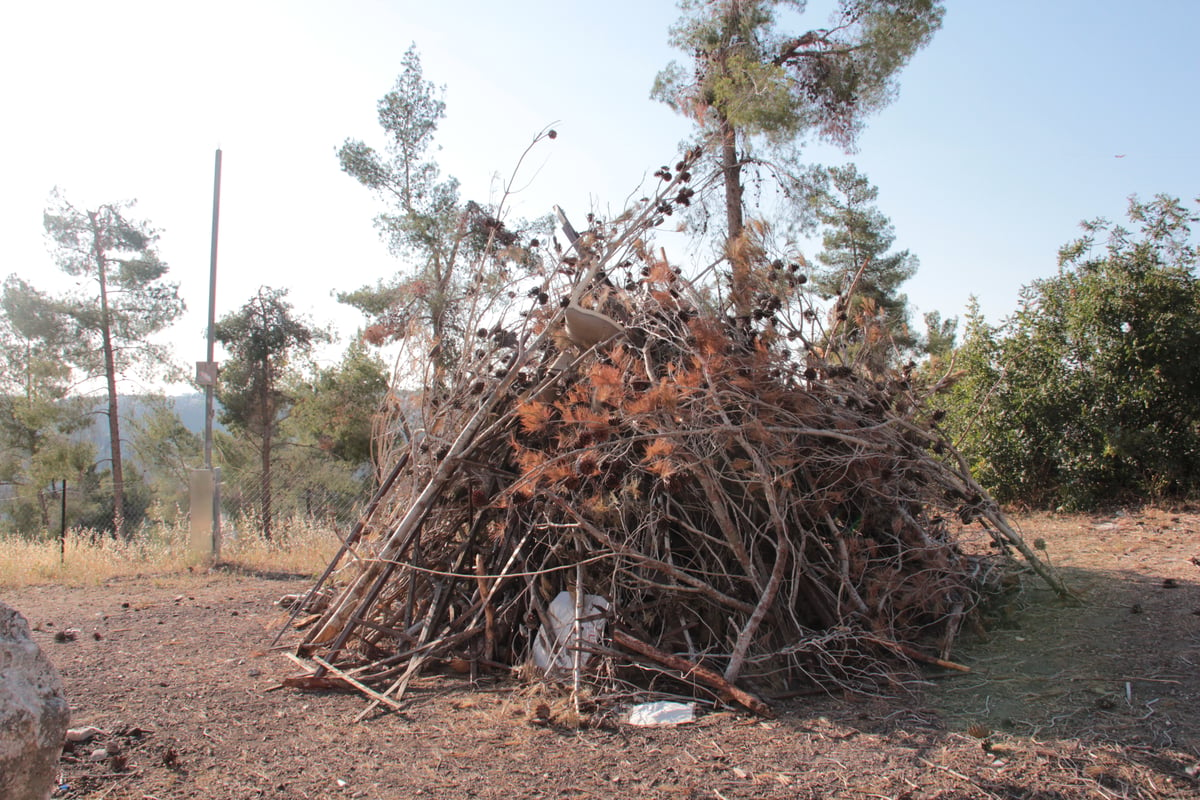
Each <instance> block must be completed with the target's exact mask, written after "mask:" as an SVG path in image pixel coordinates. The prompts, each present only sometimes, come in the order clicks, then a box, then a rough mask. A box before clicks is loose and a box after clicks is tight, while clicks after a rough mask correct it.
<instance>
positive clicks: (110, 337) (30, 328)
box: [5, 190, 184, 533]
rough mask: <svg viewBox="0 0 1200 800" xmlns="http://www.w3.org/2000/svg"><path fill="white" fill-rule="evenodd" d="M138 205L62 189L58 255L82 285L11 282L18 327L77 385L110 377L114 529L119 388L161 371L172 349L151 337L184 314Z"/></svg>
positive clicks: (119, 481)
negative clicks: (85, 199)
mask: <svg viewBox="0 0 1200 800" xmlns="http://www.w3.org/2000/svg"><path fill="white" fill-rule="evenodd" d="M131 207H132V203H124V204H113V203H110V204H105V205H101V206H98V207H96V208H94V209H83V208H77V207H75V206H74V205H72V204H71V203H70V202H68V201H67V200H66V198H64V197H63V195H62V194H61V193H60V192H58V191H57V190H56V191H55V192H54V194H53V195H52V196H51V204H50V207H49V208H47V209H46V212H45V215H44V217H45V227H46V233H47V235H48V238H49V240H50V242H51V244H52V247H53V254H54V258H55V260H56V261H57V262H58V266H59V268H60V269H62V271H63V272H65V273H67V274H68V275H70V276H71V277H73V278H76V279H77V282H76V285H77V286H78V287H80V288H78V289H77V290H75V291H72V292H68V293H65V294H63V295H59V296H54V295H50V294H47V293H44V292H41V291H39V290H37V289H36V288H34V287H33V286H31V285H29V284H27V283H25V282H23V281H19V280H16V279H10V280H9V282H8V283H7V284H6V285H5V294H6V296H7V297H8V298H9V302H10V304H11V309H12V310H11V314H12V317H11V318H12V324H13V325H14V327H15V328H16V329H17V330H18V331H20V332H21V333H22V335H25V336H27V337H31V338H32V337H40V338H42V339H43V340H44V341H46V342H47V343H52V344H53V346H54V347H55V348H56V349H57V350H58V355H59V358H60V359H61V360H62V361H63V362H64V363H66V364H69V365H70V366H71V367H73V368H74V369H75V370H76V371H77V374H76V375H75V376H74V377H75V380H76V382H83V381H87V380H98V381H103V385H104V390H105V396H106V399H107V402H106V404H105V410H104V412H103V413H104V414H105V415H106V417H107V419H108V433H109V436H108V438H109V442H110V450H111V453H112V462H111V469H110V475H111V477H112V508H111V509H110V511H111V517H112V526H111V527H112V530H113V531H114V532H116V533H120V532H121V531H122V530H123V528H124V524H125V517H126V509H125V469H124V459H123V452H122V447H121V446H122V444H123V442H122V439H121V416H120V408H119V407H118V406H119V397H120V395H119V393H118V385H119V383H120V382H121V380H122V379H123V378H124V377H125V376H126V375H127V374H128V373H130V372H131V371H134V370H137V371H140V372H142V373H146V374H155V373H159V372H161V370H162V368H163V367H164V366H167V367H169V365H170V363H171V361H170V357H169V352H168V350H167V348H166V347H165V346H163V345H159V344H155V343H154V342H151V341H150V340H149V337H151V336H153V335H154V334H155V333H158V332H159V331H162V330H163V329H165V328H166V327H168V326H169V325H170V324H171V323H172V322H174V321H175V320H176V319H178V318H179V316H180V315H181V314H182V313H183V311H184V303H183V300H182V299H181V298H180V297H179V292H178V285H177V284H173V283H169V282H167V281H166V280H165V276H166V274H167V271H168V270H167V265H166V264H165V263H163V261H162V260H161V259H160V258H159V256H158V251H157V249H156V242H157V240H158V233H157V232H156V231H155V230H154V229H153V228H151V227H150V225H149V224H147V223H145V222H142V221H137V220H133V219H130V218H129V216H128V214H129V210H130V208H131Z"/></svg>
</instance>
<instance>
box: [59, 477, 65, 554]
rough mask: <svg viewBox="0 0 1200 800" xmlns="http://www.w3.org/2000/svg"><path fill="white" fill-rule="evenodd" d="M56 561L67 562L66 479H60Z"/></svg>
mask: <svg viewBox="0 0 1200 800" xmlns="http://www.w3.org/2000/svg"><path fill="white" fill-rule="evenodd" d="M58 561H59V563H60V564H65V563H66V562H67V479H66V478H63V480H62V512H61V513H60V519H59V521H58Z"/></svg>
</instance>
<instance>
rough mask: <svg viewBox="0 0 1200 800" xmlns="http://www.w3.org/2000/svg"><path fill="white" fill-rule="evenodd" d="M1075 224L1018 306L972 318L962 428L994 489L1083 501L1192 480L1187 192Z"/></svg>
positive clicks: (1197, 315)
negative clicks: (991, 320) (998, 318)
mask: <svg viewBox="0 0 1200 800" xmlns="http://www.w3.org/2000/svg"><path fill="white" fill-rule="evenodd" d="M1129 220H1130V222H1131V223H1132V224H1133V225H1134V226H1135V228H1134V229H1133V230H1131V229H1129V228H1125V227H1122V226H1119V225H1114V224H1112V223H1110V222H1108V221H1107V220H1102V219H1101V220H1094V221H1090V222H1086V223H1084V225H1083V229H1084V235H1083V236H1082V237H1080V238H1079V239H1077V240H1076V241H1074V242H1071V243H1070V244H1068V245H1066V246H1065V247H1063V248H1062V250H1061V251H1060V254H1059V263H1060V267H1059V271H1058V274H1056V275H1055V276H1053V277H1050V278H1047V279H1044V280H1039V281H1035V282H1034V283H1033V284H1031V285H1030V286H1028V287H1026V288H1025V289H1024V290H1023V292H1022V297H1021V304H1020V308H1019V309H1018V311H1017V313H1016V314H1015V315H1014V316H1013V317H1012V318H1011V319H1010V320H1009V321H1008V322H1007V323H1006V324H1005V325H1002V326H999V327H996V328H993V327H991V326H988V325H987V324H986V323H985V322H983V320H982V317H981V316H979V315H978V313H977V310H976V311H975V312H973V313H972V314H971V315H970V316H969V318H968V324H967V331H966V338H965V341H964V343H963V345H962V347H961V349H960V358H959V359H958V365H959V366H960V367H961V368H962V369H963V370H964V378H965V379H964V380H963V381H962V382H960V384H959V386H957V387H956V389H955V395H954V396H953V402H955V403H957V409H956V413H955V415H954V418H955V420H956V421H955V424H956V426H957V427H958V429H959V430H958V433H959V435H960V436H961V437H962V438H963V442H964V446H965V449H966V450H967V452H968V453H969V454H970V455H971V457H972V460H973V466H974V468H975V471H976V473H977V474H978V475H979V476H980V479H981V481H982V482H984V483H985V484H988V485H990V486H991V487H992V488H993V489H994V491H995V493H996V494H997V496H998V498H999V499H1001V500H1005V501H1009V502H1019V503H1027V504H1030V505H1035V506H1050V507H1057V506H1063V507H1066V508H1087V507H1094V506H1096V505H1100V504H1104V503H1110V502H1120V501H1127V500H1137V499H1142V498H1156V499H1168V498H1172V497H1185V496H1188V495H1190V494H1194V493H1195V492H1196V490H1197V489H1200V371H1197V370H1196V368H1195V365H1196V363H1197V360H1198V359H1200V282H1198V281H1197V278H1196V275H1195V267H1196V259H1197V250H1196V246H1195V245H1194V244H1193V243H1192V240H1191V228H1190V225H1191V223H1193V222H1195V221H1196V217H1194V216H1192V215H1191V214H1190V213H1189V212H1188V211H1187V209H1186V208H1185V207H1184V206H1183V204H1182V203H1181V202H1180V201H1179V200H1177V199H1175V198H1171V197H1167V196H1163V195H1160V196H1157V197H1155V198H1154V199H1153V200H1150V201H1148V202H1142V201H1139V200H1137V199H1136V198H1134V199H1131V200H1130V203H1129Z"/></svg>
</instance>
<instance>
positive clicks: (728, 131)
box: [721, 118, 752, 319]
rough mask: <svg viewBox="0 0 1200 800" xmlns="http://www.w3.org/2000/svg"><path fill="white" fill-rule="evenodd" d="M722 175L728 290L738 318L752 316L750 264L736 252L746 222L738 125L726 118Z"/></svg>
mask: <svg viewBox="0 0 1200 800" xmlns="http://www.w3.org/2000/svg"><path fill="white" fill-rule="evenodd" d="M721 175H722V178H723V180H724V182H725V223H726V228H728V232H727V236H728V238H727V239H726V240H725V248H726V254H727V255H728V256H729V265H730V268H731V270H732V272H731V277H730V286H729V292H730V295H731V298H732V300H733V309H734V313H735V314H737V316H738V317H739V318H746V319H748V318H749V317H750V313H751V310H752V309H751V303H750V265H749V263H748V262H747V260H746V259H745V258H742V257H739V255H738V254H737V252H736V242H737V241H738V240H739V239H741V238H742V233H743V231H744V230H745V227H746V223H745V217H744V210H743V207H742V161H741V157H740V156H739V155H738V148H737V129H736V128H734V127H733V125H732V124H730V122H729V121H728V120H727V119H724V118H722V119H721Z"/></svg>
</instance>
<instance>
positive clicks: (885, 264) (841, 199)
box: [812, 164, 918, 372]
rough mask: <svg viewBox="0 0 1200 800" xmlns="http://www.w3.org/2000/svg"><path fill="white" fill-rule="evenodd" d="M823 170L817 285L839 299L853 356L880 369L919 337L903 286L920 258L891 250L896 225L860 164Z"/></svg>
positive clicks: (819, 193) (839, 316) (839, 318)
mask: <svg viewBox="0 0 1200 800" xmlns="http://www.w3.org/2000/svg"><path fill="white" fill-rule="evenodd" d="M820 174H821V180H820V183H819V189H818V191H817V192H816V194H815V195H814V197H813V200H812V202H813V206H814V208H815V209H816V211H815V214H816V219H817V221H818V222H820V223H821V225H823V226H824V235H823V236H822V239H821V243H822V245H823V247H824V249H823V250H822V251H821V252H820V253H818V254H817V261H818V262H819V263H820V264H821V268H819V269H818V270H816V272H815V273H814V276H813V277H814V281H813V285H814V288H815V289H816V290H817V292H818V293H819V294H820V295H821V296H822V297H823V298H825V299H833V298H836V299H837V302H836V303H835V304H834V314H835V315H836V321H837V322H839V323H840V325H839V327H841V328H842V330H843V331H844V332H846V333H848V334H849V336H848V337H847V338H848V339H849V341H851V342H852V343H853V344H854V347H855V351H856V352H855V353H853V354H851V355H852V356H853V357H854V358H855V359H856V360H859V361H862V362H864V363H865V364H866V366H867V367H868V369H869V370H871V371H875V372H877V371H879V370H881V369H883V367H885V366H887V365H888V364H890V363H891V362H892V361H894V360H895V359H894V356H895V354H897V353H900V352H903V351H907V350H909V349H911V348H913V347H914V346H915V345H916V343H917V339H916V337H914V336H913V335H912V332H911V331H910V330H909V324H908V298H907V297H906V296H905V295H904V294H903V293H902V292H901V291H900V285H901V284H902V283H904V282H905V281H906V280H908V279H909V278H911V277H912V276H913V274H914V273H915V272H916V271H917V265H918V262H917V257H916V256H914V255H913V254H912V253H910V252H909V251H907V250H901V251H899V252H889V250H891V247H892V244H893V243H894V242H895V241H896V235H895V233H894V232H893V228H892V223H891V221H890V220H888V218H887V217H885V216H884V215H883V214H882V213H881V212H880V211H879V209H878V208H877V207H876V205H875V200H876V198H878V196H879V190H878V189H877V188H876V187H875V186H874V185H872V184H871V182H870V181H869V180H868V179H867V176H866V175H863V174H862V173H860V172H859V171H858V168H857V167H855V166H854V165H853V164H847V165H845V166H841V167H829V168H827V169H822V170H820Z"/></svg>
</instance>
